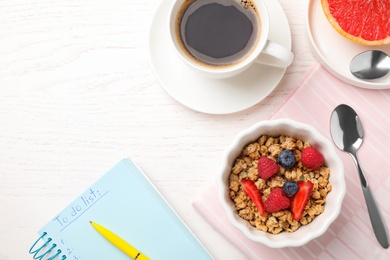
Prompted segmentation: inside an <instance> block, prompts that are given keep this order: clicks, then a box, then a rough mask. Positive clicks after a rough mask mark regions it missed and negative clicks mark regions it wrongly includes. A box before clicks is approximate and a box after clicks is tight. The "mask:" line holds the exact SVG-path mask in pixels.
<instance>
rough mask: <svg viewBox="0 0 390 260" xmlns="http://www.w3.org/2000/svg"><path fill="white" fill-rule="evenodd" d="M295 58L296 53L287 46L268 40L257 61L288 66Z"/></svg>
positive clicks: (269, 64) (282, 66)
mask: <svg viewBox="0 0 390 260" xmlns="http://www.w3.org/2000/svg"><path fill="white" fill-rule="evenodd" d="M293 59H294V54H293V53H292V52H291V51H290V50H288V49H287V48H286V47H284V46H282V45H280V44H278V43H276V42H273V41H270V40H267V43H266V44H265V47H264V49H263V51H262V52H261V53H260V55H259V56H258V57H257V58H256V62H257V63H261V64H264V65H268V66H272V67H278V68H287V67H288V66H290V65H291V63H292V61H293Z"/></svg>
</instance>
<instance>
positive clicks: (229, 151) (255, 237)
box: [217, 118, 346, 248]
mask: <svg viewBox="0 0 390 260" xmlns="http://www.w3.org/2000/svg"><path fill="white" fill-rule="evenodd" d="M277 126H278V127H279V126H284V127H289V128H290V129H289V131H293V130H295V131H299V132H297V135H301V134H300V132H304V133H305V134H309V135H310V136H311V137H312V138H314V139H315V142H312V141H310V143H311V144H312V145H314V146H316V145H318V144H319V145H320V146H321V147H326V151H327V158H326V161H327V164H330V165H331V166H332V167H334V169H333V171H336V172H338V173H339V174H337V175H336V177H337V178H336V177H334V176H333V178H332V174H331V176H330V178H332V191H334V186H333V185H334V184H337V191H338V192H337V193H336V192H333V193H332V192H330V193H329V194H328V196H330V195H331V196H332V197H331V198H333V200H332V201H334V203H331V207H333V211H332V212H330V213H328V212H329V211H328V212H327V214H325V215H324V213H325V212H326V210H325V211H324V212H323V213H321V215H324V216H326V218H325V219H322V220H321V223H322V224H321V227H320V228H317V229H314V230H313V229H312V228H310V225H307V226H301V228H300V229H298V230H297V231H295V232H292V233H287V232H283V233H280V234H277V235H274V234H270V233H267V232H264V231H260V230H257V229H256V228H255V227H252V226H251V225H250V224H249V223H248V222H247V221H246V220H244V219H242V218H241V217H239V216H238V214H237V213H236V211H235V209H234V206H233V202H232V201H231V199H230V198H229V196H228V194H227V193H228V190H229V188H228V187H227V186H226V182H227V178H226V177H227V176H229V174H230V169H231V166H232V162H233V161H234V159H235V158H237V156H238V154H237V151H238V153H241V151H242V148H243V147H244V146H245V145H246V144H248V143H249V142H251V140H252V141H254V140H256V137H255V138H252V137H253V136H257V137H259V136H260V135H261V134H262V133H259V131H260V130H262V129H263V131H265V130H264V129H268V130H267V133H268V132H270V131H271V132H274V133H275V134H274V135H280V134H282V133H281V132H280V131H277V130H276V131H275V130H272V128H275V127H277ZM283 131H286V129H285V130H283ZM294 137H295V138H299V137H297V136H294ZM305 141H308V140H305ZM238 148H239V149H238ZM329 167H330V166H329ZM228 169H229V172H228V171H227V170H228ZM335 178H336V179H335ZM334 181H336V182H334ZM217 189H218V199H219V201H220V204H221V205H222V208H223V209H224V211H225V213H226V214H227V217H228V219H229V222H230V223H231V224H232V225H233V226H234V227H235V228H236V229H238V230H240V231H241V233H243V234H244V235H245V236H246V237H247V238H249V239H250V240H252V241H255V242H260V243H262V244H264V245H267V246H269V247H272V248H283V247H298V246H302V245H304V244H306V243H308V242H309V241H311V240H312V239H314V238H317V237H319V236H321V235H322V234H324V233H325V232H326V230H327V229H328V227H329V226H330V225H331V223H333V221H334V220H336V218H337V217H338V216H339V214H340V212H341V207H342V204H343V200H344V197H345V193H346V183H345V174H344V166H343V163H342V161H341V159H340V157H339V156H338V154H337V153H336V150H335V147H334V145H333V144H332V143H331V142H330V140H328V139H327V138H325V137H324V136H323V135H322V134H321V133H319V132H318V131H317V129H315V128H314V127H313V126H310V125H308V124H305V123H301V122H298V121H295V120H291V119H287V118H280V119H271V120H262V121H259V122H257V123H255V124H254V125H252V126H251V127H249V128H246V129H244V130H242V131H240V132H239V133H238V134H237V135H236V136H235V138H234V139H233V141H232V142H231V143H230V145H229V146H228V147H227V148H226V149H225V150H224V152H223V157H222V164H221V166H220V170H219V172H218V180H217ZM328 203H329V202H328ZM328 207H329V206H328ZM321 215H319V216H317V217H316V218H319V217H321ZM313 222H314V221H313ZM317 222H318V221H317ZM305 228H306V230H308V231H310V232H306V233H303V232H302V229H305ZM299 231H301V232H300V233H298V232H299ZM296 234H298V235H296ZM302 234H303V235H302ZM299 235H300V237H298V236H299ZM271 238H272V239H271ZM279 238H281V239H282V240H281V239H279Z"/></svg>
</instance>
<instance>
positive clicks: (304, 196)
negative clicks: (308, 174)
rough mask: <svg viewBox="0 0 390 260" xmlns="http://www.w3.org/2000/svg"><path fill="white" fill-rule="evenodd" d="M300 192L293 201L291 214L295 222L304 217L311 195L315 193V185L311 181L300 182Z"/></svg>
mask: <svg viewBox="0 0 390 260" xmlns="http://www.w3.org/2000/svg"><path fill="white" fill-rule="evenodd" d="M298 187H299V188H298V192H297V193H296V194H295V195H294V197H292V199H291V212H292V215H293V218H294V220H296V221H298V220H299V219H300V218H301V217H302V213H303V210H304V209H305V207H306V205H307V203H308V202H309V199H310V197H311V194H312V192H313V183H312V182H311V181H298Z"/></svg>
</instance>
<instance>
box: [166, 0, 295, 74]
mask: <svg viewBox="0 0 390 260" xmlns="http://www.w3.org/2000/svg"><path fill="white" fill-rule="evenodd" d="M168 21H169V32H170V36H171V40H172V43H173V47H174V49H175V50H176V52H177V54H178V55H179V56H180V57H181V58H182V60H183V61H184V62H185V63H186V64H187V65H189V66H190V67H191V69H192V70H193V71H194V72H197V73H199V74H201V75H202V76H206V77H212V78H227V77H231V76H234V75H237V74H238V73H241V72H242V71H244V70H246V69H247V68H248V67H249V66H251V65H252V64H253V63H255V62H258V63H262V64H266V65H269V66H274V67H280V68H286V67H288V66H289V65H290V64H291V62H292V60H293V57H294V55H293V54H292V52H291V51H290V50H289V49H287V48H286V47H284V46H282V45H280V44H278V43H276V42H273V41H270V40H269V39H268V36H269V25H270V18H269V15H268V10H267V6H266V5H265V3H264V0H174V2H173V4H172V6H171V8H170V12H169V17H168Z"/></svg>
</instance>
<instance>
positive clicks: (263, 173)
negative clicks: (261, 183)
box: [257, 157, 280, 180]
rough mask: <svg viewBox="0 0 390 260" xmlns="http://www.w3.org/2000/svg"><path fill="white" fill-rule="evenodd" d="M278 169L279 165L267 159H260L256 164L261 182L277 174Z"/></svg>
mask: <svg viewBox="0 0 390 260" xmlns="http://www.w3.org/2000/svg"><path fill="white" fill-rule="evenodd" d="M279 169H280V167H279V165H278V164H277V163H276V162H275V161H273V160H272V159H270V158H267V157H260V159H259V161H258V163H257V170H258V172H259V176H260V177H261V178H262V179H263V180H267V179H268V178H269V177H271V176H272V175H274V174H275V173H277V172H278V171H279Z"/></svg>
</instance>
